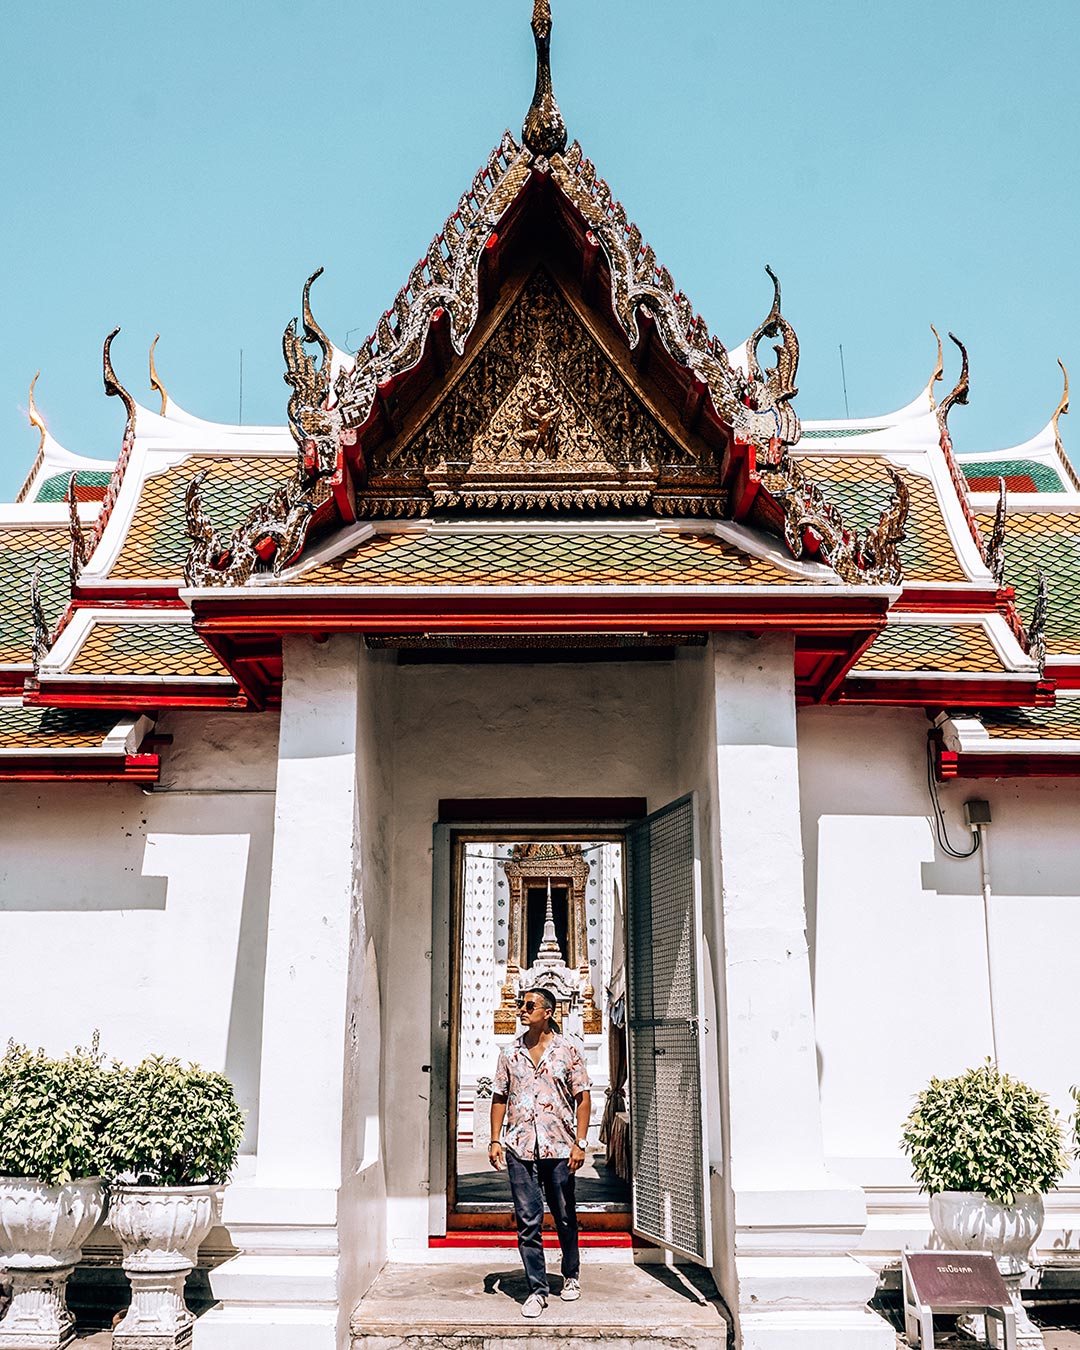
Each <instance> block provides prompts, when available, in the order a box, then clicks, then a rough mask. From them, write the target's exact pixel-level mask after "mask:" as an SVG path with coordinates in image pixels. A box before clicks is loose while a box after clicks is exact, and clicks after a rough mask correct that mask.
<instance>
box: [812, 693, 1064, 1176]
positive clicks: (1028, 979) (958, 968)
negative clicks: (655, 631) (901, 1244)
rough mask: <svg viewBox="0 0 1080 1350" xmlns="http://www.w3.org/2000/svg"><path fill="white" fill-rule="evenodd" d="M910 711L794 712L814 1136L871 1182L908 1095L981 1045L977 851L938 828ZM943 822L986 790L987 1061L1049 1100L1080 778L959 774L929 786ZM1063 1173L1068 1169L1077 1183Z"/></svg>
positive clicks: (896, 1153) (957, 826)
mask: <svg viewBox="0 0 1080 1350" xmlns="http://www.w3.org/2000/svg"><path fill="white" fill-rule="evenodd" d="M927 730H928V723H927V721H926V718H925V716H924V715H923V714H922V712H921V711H908V710H902V709H896V710H890V709H857V708H853V709H843V708H840V709H819V708H815V709H806V710H804V711H803V712H802V713H800V715H799V759H800V771H801V780H802V801H803V832H804V846H805V856H806V894H807V909H808V918H809V936H810V942H811V950H812V954H813V970H814V984H815V1014H816V1026H817V1039H818V1055H819V1070H820V1079H821V1096H822V1109H823V1118H824V1127H825V1135H826V1152H827V1153H828V1154H829V1155H831V1157H832V1158H833V1159H834V1160H835V1164H836V1166H837V1168H838V1169H840V1170H842V1171H843V1172H844V1173H845V1174H847V1175H849V1176H851V1177H852V1179H854V1180H857V1181H859V1182H860V1183H861V1184H863V1185H865V1186H868V1187H873V1188H882V1189H888V1188H895V1187H903V1186H905V1185H906V1184H908V1183H910V1173H909V1171H908V1168H907V1166H906V1163H905V1161H904V1159H903V1157H902V1155H901V1154H900V1150H899V1147H898V1142H897V1140H898V1135H899V1130H900V1125H901V1122H902V1121H903V1119H904V1117H905V1116H906V1114H907V1112H908V1110H909V1109H910V1106H911V1100H912V1097H913V1095H914V1094H915V1093H916V1092H917V1091H919V1089H920V1088H922V1087H923V1086H924V1085H925V1084H926V1082H927V1080H928V1079H929V1078H930V1076H931V1075H932V1074H936V1075H938V1076H948V1075H952V1074H955V1073H958V1072H961V1071H963V1070H964V1069H966V1068H968V1067H971V1066H972V1065H976V1064H978V1063H980V1062H981V1061H982V1060H983V1059H985V1058H986V1057H987V1056H988V1055H990V1054H991V1049H992V1046H991V1034H990V1016H989V995H988V988H987V978H986V948H985V939H984V928H983V907H982V898H981V890H980V868H979V860H978V858H977V857H974V858H971V859H968V860H966V861H959V860H956V859H953V858H950V857H949V856H948V855H946V854H944V853H943V852H942V850H941V849H940V848H938V846H937V845H936V843H935V841H934V836H933V831H932V828H931V824H930V815H931V805H930V798H929V795H928V788H927V781H926V760H925V753H926V733H927ZM940 795H941V800H942V804H943V806H944V808H945V812H946V817H947V824H948V829H949V837H950V839H951V841H952V843H953V845H954V847H956V848H958V849H961V850H962V849H964V848H966V847H969V846H970V840H971V836H970V833H969V832H968V830H967V828H966V826H965V825H964V823H963V803H964V802H965V801H967V800H969V799H971V798H983V799H985V800H987V801H989V802H990V805H991V809H992V812H993V824H992V825H991V826H990V830H989V837H990V860H991V881H992V886H993V892H994V899H993V903H992V907H991V924H992V931H993V935H994V953H995V978H994V983H995V1004H996V1011H997V1027H998V1041H999V1055H1000V1063H1001V1066H1002V1068H1003V1069H1005V1070H1006V1071H1007V1072H1009V1073H1012V1074H1015V1075H1017V1076H1018V1077H1020V1078H1023V1079H1024V1080H1025V1081H1027V1082H1028V1083H1030V1084H1031V1085H1032V1086H1033V1087H1036V1088H1038V1089H1040V1090H1041V1091H1044V1092H1046V1093H1048V1094H1049V1096H1050V1098H1051V1101H1052V1102H1053V1104H1054V1105H1055V1106H1057V1107H1058V1108H1059V1109H1061V1111H1062V1113H1063V1115H1066V1114H1067V1113H1068V1112H1069V1109H1070V1106H1071V1098H1070V1096H1069V1087H1070V1085H1071V1084H1072V1083H1074V1082H1076V1081H1078V1080H1080V1056H1078V1055H1077V1053H1076V1052H1075V1051H1074V1050H1073V1049H1072V1041H1073V1039H1074V1038H1073V1037H1072V1036H1071V1034H1070V1032H1069V1030H1068V1029H1069V1027H1070V1024H1071V1020H1072V1013H1073V1010H1074V1006H1075V990H1076V984H1077V975H1078V973H1080V955H1078V953H1080V785H1078V784H1077V783H1076V782H1075V781H1074V780H1068V779H1062V780H1053V779H1043V780H1000V781H994V780H986V779H980V780H958V781H955V782H953V783H950V784H944V785H942V786H941V788H940ZM1076 1181H1077V1177H1076V1175H1075V1173H1074V1174H1073V1175H1072V1176H1070V1177H1069V1178H1068V1179H1067V1184H1075V1183H1076Z"/></svg>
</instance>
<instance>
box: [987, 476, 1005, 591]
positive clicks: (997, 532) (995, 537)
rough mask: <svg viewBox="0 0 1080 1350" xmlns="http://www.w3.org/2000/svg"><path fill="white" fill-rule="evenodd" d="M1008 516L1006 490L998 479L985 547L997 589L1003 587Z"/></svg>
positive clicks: (1003, 483) (1002, 480)
mask: <svg viewBox="0 0 1080 1350" xmlns="http://www.w3.org/2000/svg"><path fill="white" fill-rule="evenodd" d="M1007 515H1008V489H1007V488H1006V486H1005V479H1004V478H999V479H998V499H997V507H996V509H995V511H994V528H993V529H992V530H991V532H990V542H989V543H988V544H987V546H986V563H987V566H988V567H989V568H990V575H991V576H992V577H993V578H994V585H995V586H997V587H998V588H999V589H1000V588H1001V587H1002V586H1004V585H1005V521H1006V517H1007Z"/></svg>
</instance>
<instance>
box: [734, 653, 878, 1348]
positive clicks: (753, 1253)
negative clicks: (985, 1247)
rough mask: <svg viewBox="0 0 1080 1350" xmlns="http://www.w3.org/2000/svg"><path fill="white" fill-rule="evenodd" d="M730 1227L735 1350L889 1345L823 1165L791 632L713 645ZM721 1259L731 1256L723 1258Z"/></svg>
mask: <svg viewBox="0 0 1080 1350" xmlns="http://www.w3.org/2000/svg"><path fill="white" fill-rule="evenodd" d="M711 673H712V678H713V686H714V700H715V709H714V715H715V730H716V777H715V819H716V826H715V828H716V832H717V838H716V840H715V841H714V844H715V849H714V857H715V860H716V864H717V872H718V886H719V905H718V908H719V911H720V912H719V914H717V913H715V912H714V915H713V924H714V929H713V937H714V940H715V941H716V943H717V949H718V950H722V951H723V953H724V966H723V969H724V983H723V989H722V991H721V992H720V994H719V998H720V1001H721V1004H722V1009H721V1014H722V1015H721V1026H722V1028H723V1031H724V1043H725V1046H726V1054H725V1056H724V1058H725V1060H726V1065H725V1067H726V1084H725V1087H726V1092H725V1094H724V1095H725V1098H726V1102H727V1117H728V1122H727V1123H728V1138H727V1147H726V1150H725V1153H726V1162H727V1170H728V1176H727V1186H726V1191H727V1197H728V1206H727V1208H728V1221H729V1222H730V1221H731V1219H732V1218H733V1221H734V1233H733V1234H731V1233H728V1234H727V1235H726V1240H727V1244H728V1252H729V1256H730V1254H731V1246H732V1240H733V1246H734V1253H733V1255H734V1270H735V1280H736V1284H737V1289H736V1290H735V1291H733V1292H734V1293H735V1295H736V1298H737V1303H738V1307H739V1323H740V1334H741V1338H742V1345H743V1347H744V1350H750V1348H751V1347H753V1350H759V1348H760V1350H764V1348H765V1347H773V1346H784V1347H789V1346H791V1347H794V1346H799V1347H803V1346H805V1347H807V1348H808V1350H809V1348H810V1347H814V1350H817V1347H821V1350H837V1347H839V1346H844V1347H849V1348H850V1350H855V1347H858V1348H859V1350H862V1347H866V1350H870V1348H871V1347H878V1346H880V1347H885V1346H891V1345H892V1341H893V1339H894V1338H893V1333H892V1331H891V1329H890V1328H889V1327H888V1325H887V1324H886V1323H885V1322H884V1321H883V1320H882V1319H880V1318H877V1317H876V1316H875V1315H874V1314H871V1313H868V1312H866V1311H865V1310H864V1306H863V1305H864V1304H865V1302H866V1300H867V1299H868V1298H870V1296H871V1295H872V1293H873V1291H874V1286H875V1277H874V1274H873V1272H872V1271H870V1270H869V1269H868V1268H867V1267H865V1266H863V1265H861V1264H860V1263H858V1262H857V1261H855V1260H853V1259H852V1258H851V1257H850V1256H849V1255H848V1253H849V1252H850V1251H851V1249H852V1248H853V1247H854V1246H855V1245H856V1244H857V1242H858V1239H859V1237H860V1235H861V1234H862V1231H863V1229H864V1227H865V1224H866V1206H865V1200H864V1196H863V1193H862V1190H861V1189H860V1188H859V1187H856V1186H852V1185H849V1184H846V1183H843V1182H841V1181H838V1180H836V1179H835V1178H832V1177H830V1176H829V1175H828V1174H827V1172H826V1169H825V1161H824V1149H823V1142H822V1128H821V1106H820V1099H819V1093H818V1078H817V1046H816V1042H815V1035H814V1011H813V1001H812V992H811V983H810V959H809V952H808V948H807V938H806V908H805V902H804V895H803V856H802V832H801V828H800V807H799V764H798V745H797V739H796V722H795V682H794V649H793V639H792V638H791V637H790V636H785V635H777V636H764V637H761V638H757V639H754V638H750V637H746V636H744V635H741V634H730V635H729V634H724V635H718V636H716V637H714V638H713V641H712V672H711ZM729 1264H730V1261H729Z"/></svg>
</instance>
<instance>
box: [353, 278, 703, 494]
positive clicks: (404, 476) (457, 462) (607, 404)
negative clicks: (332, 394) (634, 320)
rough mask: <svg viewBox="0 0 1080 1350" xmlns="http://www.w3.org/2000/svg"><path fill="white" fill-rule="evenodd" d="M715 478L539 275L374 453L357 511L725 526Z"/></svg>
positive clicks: (557, 292)
mask: <svg viewBox="0 0 1080 1350" xmlns="http://www.w3.org/2000/svg"><path fill="white" fill-rule="evenodd" d="M703 461H704V462H703ZM717 475H718V465H717V463H716V461H715V458H714V457H713V456H712V454H711V452H709V451H704V452H697V451H695V450H693V449H691V448H690V447H689V446H688V445H686V444H683V443H682V442H681V440H677V439H676V438H675V436H674V435H673V434H672V432H671V431H669V430H668V429H667V428H665V427H664V426H663V425H662V424H661V423H660V421H659V419H658V418H657V416H656V415H655V413H654V412H653V411H652V410H651V409H650V408H649V407H648V406H647V404H646V402H645V400H644V398H643V397H642V396H641V395H640V394H639V393H638V392H637V391H636V390H635V389H634V388H633V387H632V385H631V384H630V383H629V381H628V380H627V379H626V378H625V377H624V376H623V374H622V373H621V372H620V371H619V370H618V368H617V367H616V366H615V364H614V362H613V361H612V360H611V358H610V357H609V356H608V355H607V353H605V351H604V350H603V348H602V347H601V345H600V343H599V342H598V341H597V340H596V338H594V337H593V336H592V334H591V333H590V332H589V331H588V329H587V328H586V326H585V324H584V323H583V322H582V321H581V319H580V318H579V317H578V316H577V314H576V313H575V312H574V310H573V308H572V307H571V306H570V304H569V303H568V301H567V300H566V299H565V298H564V297H563V296H562V294H561V293H560V291H559V290H558V288H557V286H556V285H555V283H554V282H553V281H552V279H551V277H550V276H549V275H548V274H547V273H546V272H544V271H542V270H541V271H538V272H537V273H535V274H534V275H533V277H532V278H531V279H530V280H529V282H528V283H527V284H526V285H525V287H524V288H523V290H522V292H521V294H520V295H519V296H518V298H517V300H516V301H515V302H514V303H513V304H512V305H511V307H510V309H509V311H508V313H507V315H506V317H505V318H504V319H503V320H502V322H501V324H500V325H499V327H498V328H497V330H496V331H495V333H494V334H493V335H492V336H491V337H490V338H489V339H488V340H487V342H486V343H485V344H484V346H483V347H482V348H481V349H480V350H479V351H478V352H477V353H476V355H475V356H474V357H473V359H472V361H471V362H470V364H469V365H468V367H467V368H466V369H465V371H464V372H463V373H462V375H461V376H460V377H459V378H458V380H457V381H456V382H455V383H454V384H453V385H451V386H450V388H449V389H448V390H447V392H446V394H445V395H444V396H443V398H442V399H441V400H440V402H439V403H438V404H437V405H436V407H435V408H434V410H433V411H432V413H431V414H430V416H429V417H428V418H427V419H426V421H425V422H424V424H423V425H422V426H421V427H420V428H419V429H418V430H417V431H416V432H415V433H414V434H413V435H412V436H411V437H409V438H407V439H406V440H404V441H398V442H396V443H394V444H393V445H391V446H390V447H388V448H387V450H386V451H385V452H384V453H383V454H382V455H381V456H380V454H379V453H378V452H376V456H375V460H374V463H373V464H372V466H371V472H370V475H369V478H368V482H367V485H366V487H365V489H364V491H363V492H361V493H360V494H358V500H357V514H358V515H359V516H361V517H363V516H365V515H427V514H428V513H429V512H430V511H431V510H433V509H435V510H439V509H442V510H448V509H463V508H464V509H472V510H507V509H512V510H521V509H523V508H524V509H529V508H533V509H548V510H551V509H555V510H560V509H570V508H572V509H576V510H581V509H586V510H588V509H608V510H610V509H613V508H614V509H634V510H644V509H652V510H657V511H661V512H665V513H668V514H679V515H682V514H688V513H689V514H706V515H720V514H722V513H723V508H724V505H725V494H724V493H723V492H722V491H721V490H720V489H719V488H718V487H717ZM421 483H422V484H423V486H421Z"/></svg>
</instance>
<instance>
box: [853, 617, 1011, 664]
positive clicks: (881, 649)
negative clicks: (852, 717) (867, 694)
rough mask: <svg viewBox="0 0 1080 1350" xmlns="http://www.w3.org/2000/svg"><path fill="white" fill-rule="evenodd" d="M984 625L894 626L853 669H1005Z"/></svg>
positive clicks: (904, 624) (912, 624) (909, 624)
mask: <svg viewBox="0 0 1080 1350" xmlns="http://www.w3.org/2000/svg"><path fill="white" fill-rule="evenodd" d="M1004 668H1005V667H1004V665H1003V664H1002V660H1001V657H1000V656H999V655H998V653H997V651H996V650H995V649H994V645H993V643H992V642H991V641H990V639H989V637H988V636H987V633H986V630H985V628H984V627H983V626H982V624H981V623H965V624H914V623H891V624H889V625H888V626H887V627H886V628H885V629H884V630H883V631H882V632H881V633H879V634H878V636H877V637H876V638H875V639H874V642H873V645H872V646H871V647H870V649H869V651H867V652H866V653H865V655H864V656H863V657H862V658H861V659H860V661H859V662H858V664H857V665H856V666H855V667H854V668H853V671H852V673H853V674H855V675H860V674H863V673H864V672H865V671H869V670H901V671H916V670H925V671H934V672H942V673H945V672H957V673H973V672H974V673H981V672H983V671H993V672H995V673H1000V672H1001V671H1002V670H1003V669H1004Z"/></svg>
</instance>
